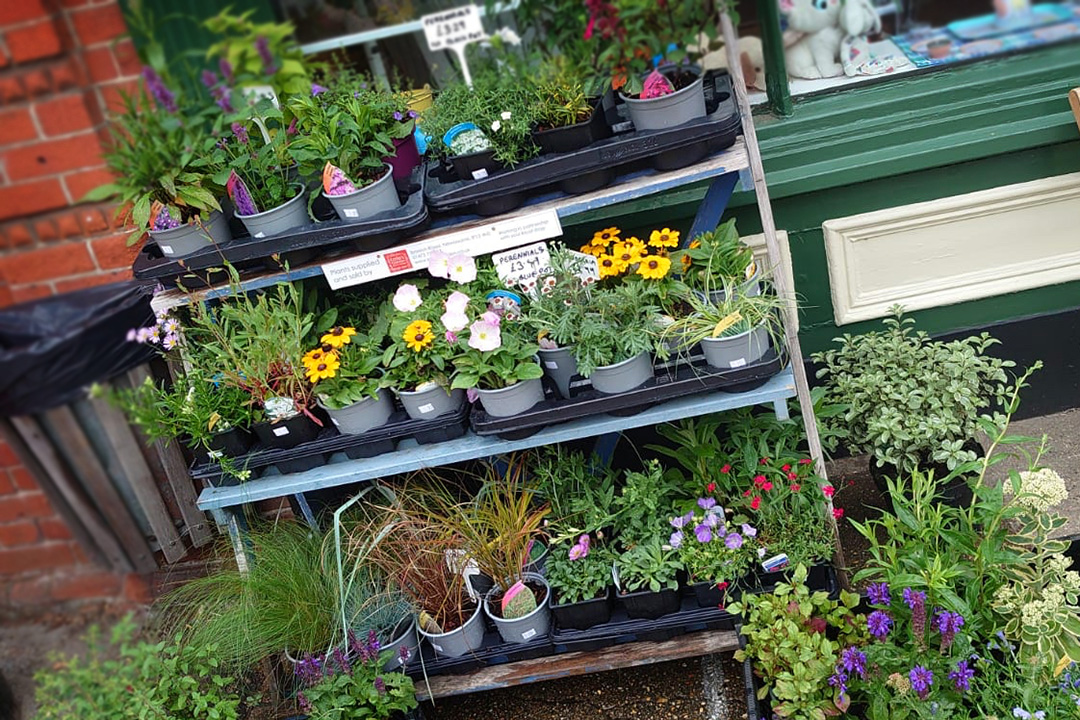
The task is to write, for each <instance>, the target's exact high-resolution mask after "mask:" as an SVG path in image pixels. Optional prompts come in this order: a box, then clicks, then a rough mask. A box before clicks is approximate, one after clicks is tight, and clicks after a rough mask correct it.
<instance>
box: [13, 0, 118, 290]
mask: <svg viewBox="0 0 1080 720" xmlns="http://www.w3.org/2000/svg"><path fill="white" fill-rule="evenodd" d="M125 33H126V27H125V25H124V18H123V15H122V13H121V11H120V6H119V5H118V4H117V2H116V0H2V1H0V307H3V306H5V305H10V304H12V303H16V302H21V301H25V300H31V299H34V298H38V297H42V296H46V295H50V294H55V293H62V292H66V291H69V290H75V289H78V288H83V287H88V286H91V285H97V284H101V283H106V282H112V281H114V280H120V279H126V278H128V277H130V266H131V261H132V259H133V256H134V249H129V248H127V247H126V245H125V238H126V233H124V232H123V231H122V230H121V229H120V228H118V227H116V226H114V225H113V223H112V220H113V213H112V208H110V207H109V206H101V205H78V202H79V200H80V199H81V198H82V197H83V196H84V195H85V194H86V193H87V192H88V191H89V190H91V189H93V188H94V187H96V186H98V185H100V184H102V183H104V182H107V181H108V180H109V179H110V176H109V173H108V172H107V171H106V170H105V168H104V166H103V163H102V160H101V145H102V141H103V140H104V138H105V137H106V135H105V132H104V130H103V120H104V114H105V112H106V111H107V110H108V108H110V107H111V106H113V104H114V103H116V101H117V98H118V91H119V90H121V89H130V88H132V87H133V86H134V83H135V80H136V79H137V77H138V74H139V69H140V66H139V61H138V59H137V57H136V55H135V50H134V46H133V45H132V43H131V40H130V39H129V38H126V37H122V36H123V35H124V34H125Z"/></svg>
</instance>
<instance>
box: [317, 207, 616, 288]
mask: <svg viewBox="0 0 1080 720" xmlns="http://www.w3.org/2000/svg"><path fill="white" fill-rule="evenodd" d="M560 235H562V224H561V223H560V222H559V215H558V213H556V212H555V211H554V210H545V211H543V212H538V213H530V214H529V215H522V216H520V217H515V218H510V219H508V220H503V221H501V222H496V223H491V222H489V223H484V224H479V225H476V226H474V227H471V228H467V229H465V230H459V231H457V232H453V233H447V234H445V235H439V236H438V237H433V238H431V239H429V240H420V241H418V242H414V243H410V244H408V245H402V246H398V247H396V248H394V249H393V250H383V251H379V252H374V253H367V254H364V255H357V256H356V257H352V258H348V259H346V260H337V261H335V262H330V263H326V264H325V265H323V266H322V271H323V275H325V276H326V281H327V283H329V285H330V289H332V290H340V289H341V288H346V287H352V286H354V285H362V284H363V283H367V282H372V281H374V280H381V279H383V278H387V277H392V276H394V275H399V274H401V273H404V272H409V271H410V270H415V269H418V268H426V267H427V262H428V256H429V255H430V254H431V251H432V250H442V251H443V252H444V253H446V254H447V255H457V254H465V255H471V256H473V257H477V256H479V255H486V254H488V253H492V252H497V251H500V250H507V249H509V248H514V247H518V246H521V245H526V244H528V243H535V242H538V241H540V240H550V239H551V238H556V237H559V236H560ZM592 262H593V264H595V262H596V260H595V258H592ZM597 275H599V271H598V272H597Z"/></svg>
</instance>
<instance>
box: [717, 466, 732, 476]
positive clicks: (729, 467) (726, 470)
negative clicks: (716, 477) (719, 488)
mask: <svg viewBox="0 0 1080 720" xmlns="http://www.w3.org/2000/svg"><path fill="white" fill-rule="evenodd" d="M720 472H722V473H724V474H725V475H727V474H728V473H729V472H731V466H730V465H725V466H724V467H722V468H720Z"/></svg>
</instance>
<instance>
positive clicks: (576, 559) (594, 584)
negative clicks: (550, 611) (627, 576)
mask: <svg viewBox="0 0 1080 720" xmlns="http://www.w3.org/2000/svg"><path fill="white" fill-rule="evenodd" d="M614 560H615V554H614V553H612V552H611V550H610V549H609V548H608V547H607V546H606V545H605V544H604V543H603V542H602V540H601V539H600V537H599V535H598V536H597V540H595V541H593V540H591V539H590V536H589V535H580V536H578V538H577V540H576V541H575V542H574V543H570V542H563V543H560V544H558V545H552V547H551V553H550V555H549V556H548V560H547V565H545V566H544V577H545V578H546V579H547V581H548V584H549V585H551V590H552V592H554V593H555V597H554V602H556V603H558V604H561V605H568V604H570V603H579V602H584V601H586V600H593V599H595V598H599V597H603V596H604V595H605V594H606V593H607V589H608V587H610V586H611V583H612V579H611V565H612V562H614Z"/></svg>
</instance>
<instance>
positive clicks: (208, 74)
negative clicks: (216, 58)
mask: <svg viewBox="0 0 1080 720" xmlns="http://www.w3.org/2000/svg"><path fill="white" fill-rule="evenodd" d="M200 77H201V79H202V84H203V85H205V86H206V89H207V90H209V89H210V88H212V87H214V86H215V85H217V82H218V77H217V73H216V72H214V71H213V70H203V71H202V75H201V76H200Z"/></svg>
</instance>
